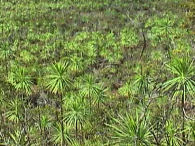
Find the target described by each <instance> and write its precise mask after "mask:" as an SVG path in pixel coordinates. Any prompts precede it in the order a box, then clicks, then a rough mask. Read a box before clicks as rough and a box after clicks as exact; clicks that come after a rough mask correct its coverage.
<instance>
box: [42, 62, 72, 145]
mask: <svg viewBox="0 0 195 146" xmlns="http://www.w3.org/2000/svg"><path fill="white" fill-rule="evenodd" d="M67 68H68V63H62V62H59V63H56V64H53V65H52V66H51V68H50V69H49V75H48V76H47V77H46V80H47V83H46V87H47V89H48V90H49V91H51V92H52V93H54V94H56V95H58V97H59V98H60V100H61V101H60V109H61V110H60V112H61V121H60V122H61V132H62V133H61V135H62V139H61V140H62V141H61V145H64V138H63V137H64V123H63V106H62V105H63V94H64V92H65V90H66V89H67V88H69V87H70V84H71V81H70V78H69V76H68V73H67Z"/></svg>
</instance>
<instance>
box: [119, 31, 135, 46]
mask: <svg viewBox="0 0 195 146" xmlns="http://www.w3.org/2000/svg"><path fill="white" fill-rule="evenodd" d="M120 35H121V44H122V45H123V46H124V47H134V46H137V45H138V43H139V39H138V35H137V33H136V32H135V30H133V29H131V28H124V29H123V30H122V31H121V34H120Z"/></svg>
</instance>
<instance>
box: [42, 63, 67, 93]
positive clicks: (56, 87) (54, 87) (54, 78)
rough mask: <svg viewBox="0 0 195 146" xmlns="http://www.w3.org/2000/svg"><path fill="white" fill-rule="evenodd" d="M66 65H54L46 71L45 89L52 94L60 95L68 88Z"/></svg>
mask: <svg viewBox="0 0 195 146" xmlns="http://www.w3.org/2000/svg"><path fill="white" fill-rule="evenodd" d="M67 68H68V63H61V62H59V63H56V64H53V65H52V66H51V68H50V69H49V70H48V72H49V74H48V75H47V77H46V78H47V81H46V82H47V84H46V87H47V89H49V90H50V91H51V92H52V93H54V94H57V93H59V94H61V93H63V92H64V90H65V89H66V88H68V87H70V84H71V82H70V78H69V76H68V74H67V72H68V71H67Z"/></svg>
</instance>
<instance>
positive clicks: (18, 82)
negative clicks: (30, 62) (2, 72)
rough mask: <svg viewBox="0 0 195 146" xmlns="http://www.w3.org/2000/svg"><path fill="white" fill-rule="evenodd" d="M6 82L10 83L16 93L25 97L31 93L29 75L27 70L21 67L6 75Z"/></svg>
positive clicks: (30, 78) (31, 83)
mask: <svg viewBox="0 0 195 146" xmlns="http://www.w3.org/2000/svg"><path fill="white" fill-rule="evenodd" d="M8 82H9V83H11V84H12V85H13V86H14V87H15V89H16V90H17V91H18V92H21V93H23V95H24V94H26V95H30V94H31V93H32V85H33V82H32V77H31V76H30V75H29V73H28V71H27V69H25V68H23V67H16V68H13V69H12V71H11V72H10V73H9V75H8Z"/></svg>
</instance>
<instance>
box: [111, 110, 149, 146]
mask: <svg viewBox="0 0 195 146" xmlns="http://www.w3.org/2000/svg"><path fill="white" fill-rule="evenodd" d="M109 127H111V128H112V129H113V137H112V138H113V139H114V141H115V143H116V144H124V145H128V144H130V145H136V146H141V145H150V144H151V143H150V137H151V134H150V131H149V130H150V128H149V124H148V120H147V118H146V119H142V118H140V116H139V115H138V112H136V115H135V117H134V116H132V115H128V114H126V116H125V117H123V116H121V115H120V116H119V119H115V118H114V124H112V125H109Z"/></svg>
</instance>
